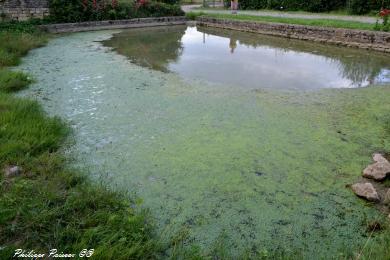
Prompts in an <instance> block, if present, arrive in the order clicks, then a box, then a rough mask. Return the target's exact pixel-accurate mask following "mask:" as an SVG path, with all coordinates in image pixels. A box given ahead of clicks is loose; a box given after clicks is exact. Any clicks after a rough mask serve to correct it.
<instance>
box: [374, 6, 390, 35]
mask: <svg viewBox="0 0 390 260" xmlns="http://www.w3.org/2000/svg"><path fill="white" fill-rule="evenodd" d="M379 17H380V19H382V25H380V24H379V18H378V20H377V21H376V25H375V29H376V30H382V31H386V32H387V31H389V30H390V28H389V27H390V26H389V25H390V24H389V17H390V9H386V8H382V9H381V10H380V12H379Z"/></svg>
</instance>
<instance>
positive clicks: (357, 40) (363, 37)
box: [197, 16, 390, 53]
mask: <svg viewBox="0 0 390 260" xmlns="http://www.w3.org/2000/svg"><path fill="white" fill-rule="evenodd" d="M197 24H198V25H201V26H210V27H217V28H224V29H232V30H239V31H246V32H254V33H260V34H267V35H274V36H281V37H286V38H292V39H300V40H308V41H315V42H320V43H329V44H335V45H339V46H347V47H355V48H361V49H368V50H375V51H381V52H386V53H390V33H388V32H377V31H364V30H353V29H341V28H331V27H318V26H305V25H294V24H283V23H269V22H253V21H240V20H233V19H221V18H212V17H207V16H201V17H198V18H197Z"/></svg>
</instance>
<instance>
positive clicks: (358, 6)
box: [225, 0, 390, 14]
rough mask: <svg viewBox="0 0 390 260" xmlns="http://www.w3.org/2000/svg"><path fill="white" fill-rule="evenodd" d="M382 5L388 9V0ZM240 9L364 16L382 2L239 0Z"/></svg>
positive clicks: (354, 0)
mask: <svg viewBox="0 0 390 260" xmlns="http://www.w3.org/2000/svg"><path fill="white" fill-rule="evenodd" d="M383 3H384V7H389V4H390V0H385V1H384V2H383ZM225 6H230V1H229V0H225ZM240 7H241V8H242V9H274V10H289V11H297V10H300V11H308V12H330V11H334V10H340V9H345V8H346V9H347V10H348V12H349V13H351V14H366V13H369V12H370V11H375V12H378V11H379V10H380V9H381V7H382V0H307V1H301V0H241V1H240Z"/></svg>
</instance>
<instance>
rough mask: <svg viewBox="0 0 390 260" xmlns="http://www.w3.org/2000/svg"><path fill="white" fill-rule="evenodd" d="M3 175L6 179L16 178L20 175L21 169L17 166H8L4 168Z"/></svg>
mask: <svg viewBox="0 0 390 260" xmlns="http://www.w3.org/2000/svg"><path fill="white" fill-rule="evenodd" d="M4 173H5V177H8V178H12V177H17V176H19V175H20V174H22V168H20V167H19V166H10V167H7V168H5V170H4Z"/></svg>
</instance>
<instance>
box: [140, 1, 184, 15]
mask: <svg viewBox="0 0 390 260" xmlns="http://www.w3.org/2000/svg"><path fill="white" fill-rule="evenodd" d="M179 15H184V12H183V11H182V10H181V8H180V6H178V5H169V4H164V3H161V2H146V1H145V2H144V4H142V5H138V6H137V8H136V17H151V16H157V17H159V16H179Z"/></svg>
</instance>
